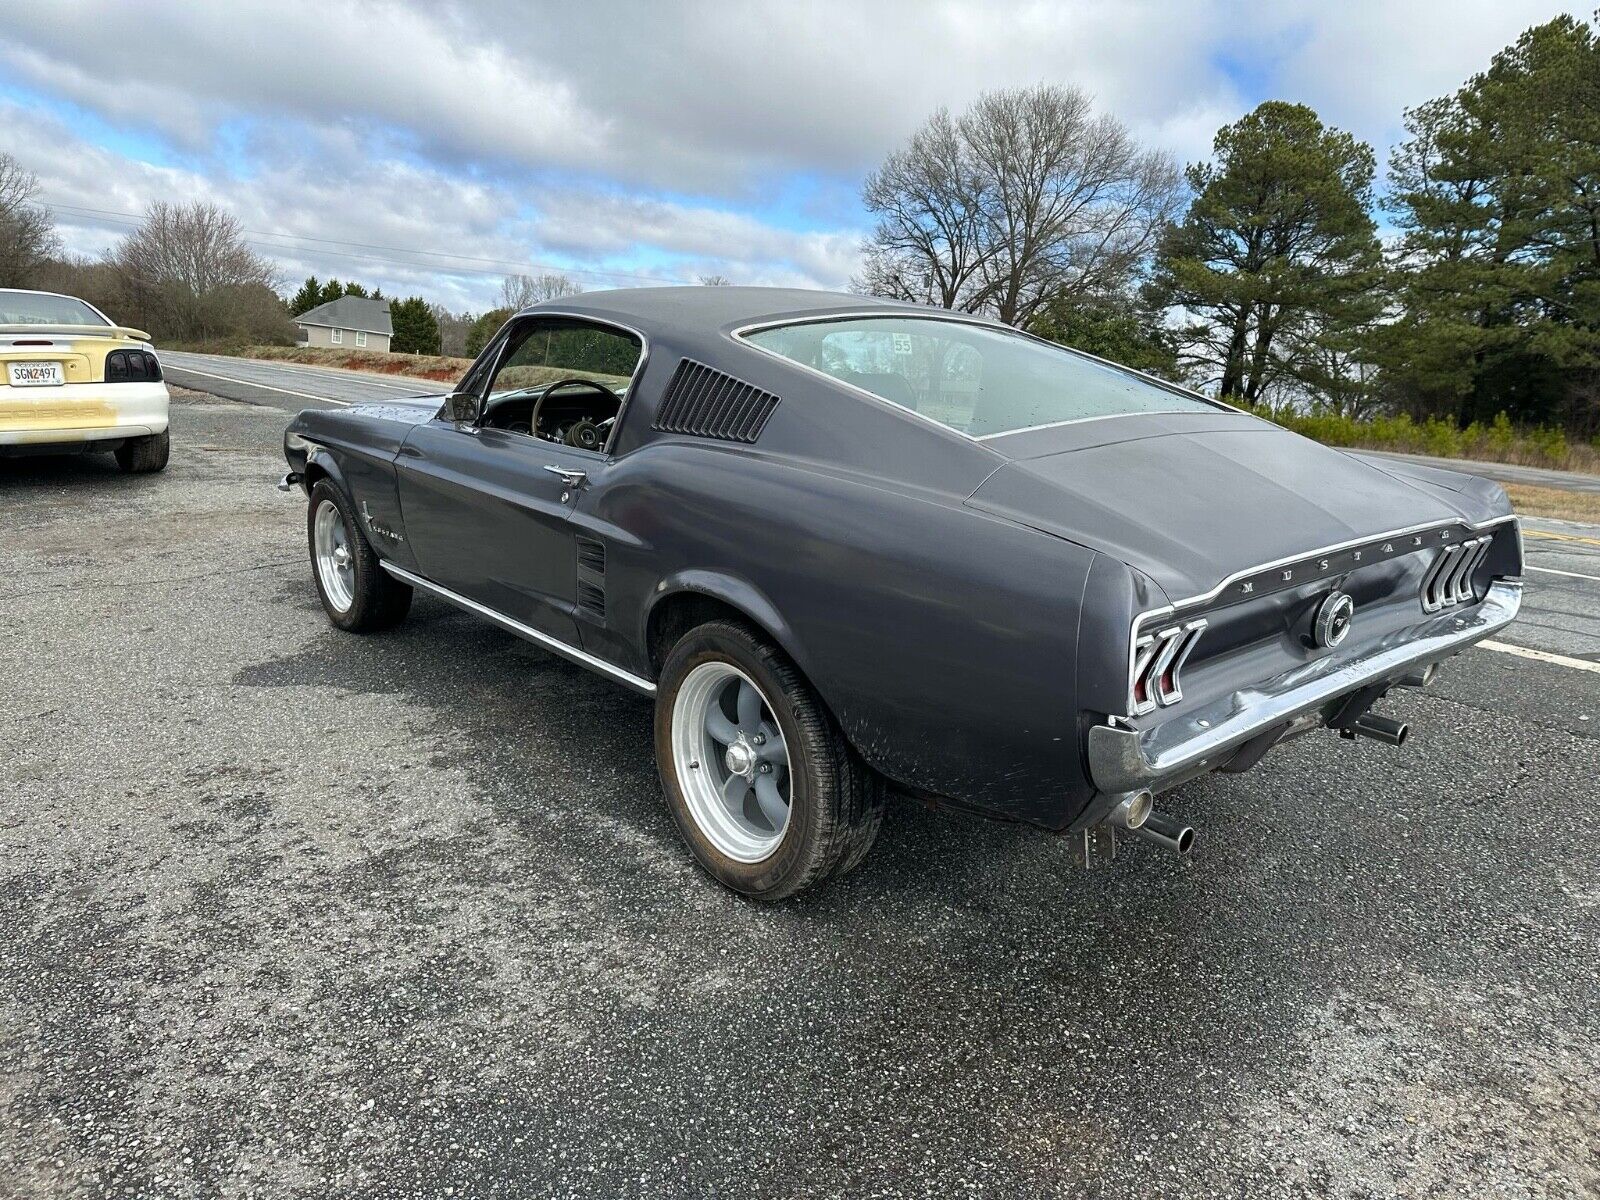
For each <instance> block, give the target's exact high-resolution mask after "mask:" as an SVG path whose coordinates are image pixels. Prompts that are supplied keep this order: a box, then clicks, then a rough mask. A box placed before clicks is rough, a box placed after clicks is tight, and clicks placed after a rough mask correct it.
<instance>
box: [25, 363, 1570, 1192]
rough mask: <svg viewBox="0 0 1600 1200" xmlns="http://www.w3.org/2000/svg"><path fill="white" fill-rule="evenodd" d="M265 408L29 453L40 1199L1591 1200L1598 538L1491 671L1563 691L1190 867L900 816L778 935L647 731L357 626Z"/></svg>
mask: <svg viewBox="0 0 1600 1200" xmlns="http://www.w3.org/2000/svg"><path fill="white" fill-rule="evenodd" d="M177 361H178V360H176V359H173V360H172V363H171V366H172V368H173V369H172V371H171V373H172V376H173V378H175V379H178V380H181V381H183V382H194V383H201V382H206V383H207V385H208V386H213V387H219V388H220V386H221V385H220V384H218V382H217V381H215V380H210V381H203V380H202V378H201V377H198V376H185V375H184V374H183V373H182V371H181V369H179V368H178V367H177ZM192 365H193V364H191V366H192ZM302 381H303V380H302ZM289 382H294V380H293V379H292V378H291V379H290V380H289ZM257 386H267V387H268V388H269V389H270V385H264V377H263V382H262V383H258V385H257ZM396 386H401V387H404V386H406V385H404V384H400V385H396ZM277 387H278V393H281V394H275V393H274V392H272V391H271V390H265V391H258V392H256V393H254V394H253V396H252V398H253V399H255V400H257V401H259V402H258V403H249V404H247V403H240V402H236V401H233V400H226V399H218V398H215V397H196V396H185V397H183V398H182V399H181V401H180V402H179V403H178V404H177V406H176V407H175V410H174V425H173V427H174V450H173V460H172V465H171V467H170V468H169V470H168V471H167V473H166V474H165V475H163V476H157V477H141V478H125V477H122V476H120V475H118V474H117V473H116V472H115V470H114V468H113V467H112V466H111V465H110V463H109V460H104V461H102V460H101V459H98V458H76V459H72V458H69V459H53V460H32V461H26V462H22V463H15V462H0V644H3V645H4V646H5V648H6V649H5V654H4V659H3V661H4V662H5V665H6V669H5V671H4V677H5V686H4V687H0V761H3V763H4V764H5V770H4V774H3V775H0V1034H3V1045H4V1048H5V1054H4V1057H3V1060H0V1194H3V1195H8V1196H18V1197H24V1196H25V1197H43V1196H58V1195H59V1196H118V1197H121V1196H139V1197H212V1196H274V1197H277V1196H307V1197H311V1196H315V1197H326V1196H333V1195H337V1196H353V1197H391V1196H428V1197H439V1196H454V1197H466V1196H491V1195H492V1196H515V1195H528V1196H546V1195H563V1196H566V1195H572V1196H584V1197H591V1196H592V1197H621V1196H707V1195H718V1196H741V1197H742V1196H774V1197H790V1196H810V1195H824V1196H835V1195H839V1196H846V1195H847V1196H917V1197H921V1196H934V1195H938V1196H945V1195H967V1194H972V1195H985V1196H1019V1195H1030V1196H1031V1195H1041V1196H1064V1197H1067V1196H1070V1197H1085V1198H1088V1197H1095V1198H1102V1197H1103V1198H1107V1200H1110V1198H1120V1197H1130V1198H1131V1197H1152V1196H1174V1197H1176V1196H1207V1197H1209V1196H1338V1197H1389V1196H1407V1197H1411V1196H1416V1197H1424V1196H1426V1197H1435V1196H1437V1197H1463V1196H1473V1197H1477V1196H1482V1197H1489V1196H1494V1197H1530V1198H1531V1197H1541V1198H1542V1197H1593V1196H1595V1195H1597V1194H1600V970H1597V968H1600V804H1597V801H1600V741H1597V740H1596V735H1597V733H1600V673H1595V672H1593V671H1589V670H1585V669H1583V668H1582V666H1581V665H1574V663H1578V664H1581V663H1582V662H1584V661H1594V660H1596V659H1600V530H1595V529H1591V528H1585V527H1580V526H1562V525H1557V524H1553V523H1542V522H1541V523H1534V525H1532V526H1530V531H1531V532H1537V533H1539V534H1540V536H1539V537H1533V536H1530V537H1529V540H1528V548H1529V552H1530V562H1531V563H1532V564H1533V565H1535V566H1538V567H1539V568H1540V572H1539V573H1537V574H1533V573H1530V575H1529V577H1528V581H1529V582H1528V593H1529V603H1528V609H1527V611H1528V619H1527V620H1526V621H1524V622H1519V624H1518V625H1516V626H1513V627H1512V628H1511V629H1510V630H1508V631H1507V633H1506V635H1505V638H1504V639H1503V640H1504V641H1505V643H1506V644H1509V645H1513V646H1516V647H1519V648H1522V649H1524V650H1532V651H1535V652H1537V653H1547V654H1553V655H1556V656H1557V657H1558V658H1564V659H1567V660H1571V661H1568V662H1559V661H1548V660H1545V659H1541V658H1536V657H1532V658H1531V657H1526V656H1525V655H1522V654H1517V653H1512V652H1509V651H1505V652H1499V651H1488V650H1473V651H1469V652H1468V653H1467V654H1465V655H1463V656H1462V657H1461V658H1459V659H1458V660H1456V661H1455V662H1453V663H1452V664H1451V665H1450V666H1449V668H1448V669H1447V673H1446V676H1445V679H1444V681H1443V682H1442V683H1441V684H1440V685H1439V687H1437V688H1436V689H1434V690H1433V691H1431V692H1429V693H1426V694H1407V695H1406V696H1404V697H1401V698H1398V699H1395V700H1391V701H1387V702H1385V706H1384V711H1385V712H1388V713H1391V714H1394V715H1399V716H1402V717H1404V718H1405V719H1408V720H1410V721H1412V722H1413V724H1414V732H1413V736H1412V739H1411V740H1410V741H1409V742H1408V743H1407V744H1406V745H1405V746H1404V747H1403V748H1400V749H1398V750H1390V749H1387V748H1385V747H1381V746H1377V745H1374V744H1368V743H1363V744H1361V745H1352V744H1349V743H1345V742H1341V741H1339V740H1338V739H1337V738H1335V737H1334V736H1332V735H1318V736H1313V737H1308V738H1305V739H1302V740H1300V741H1298V742H1295V743H1292V744H1290V745H1289V746H1287V747H1285V748H1283V749H1282V750H1281V751H1279V752H1277V753H1275V754H1274V755H1272V756H1269V758H1268V759H1267V760H1266V761H1265V762H1264V763H1263V764H1262V766H1260V767H1259V768H1257V769H1256V770H1255V771H1254V772H1251V773H1250V774H1247V775H1242V776H1225V777H1220V778H1214V779H1211V780H1202V781H1200V782H1198V783H1196V784H1193V785H1191V786H1189V787H1186V788H1184V789H1182V790H1180V791H1179V792H1177V793H1175V794H1173V795H1172V796H1171V797H1170V799H1169V800H1168V801H1167V802H1166V804H1165V807H1167V808H1168V809H1169V810H1171V811H1172V812H1173V813H1174V814H1175V815H1178V816H1181V817H1184V818H1187V819H1189V820H1192V821H1193V822H1194V823H1195V824H1196V826H1197V827H1198V828H1199V830H1200V835H1201V841H1200V842H1199V845H1198V848H1197V850H1196V852H1195V854H1194V855H1193V856H1191V857H1190V858H1189V859H1187V860H1179V859H1176V858H1173V857H1169V856H1166V855H1164V854H1162V853H1160V852H1158V851H1155V850H1154V849H1152V848H1148V847H1146V846H1144V845H1143V844H1133V845H1130V846H1129V847H1128V848H1127V849H1126V850H1125V852H1124V853H1123V854H1122V855H1120V856H1119V858H1118V859H1117V861H1116V862H1115V863H1114V864H1113V865H1112V866H1111V867H1110V868H1108V869H1106V870H1104V871H1100V872H1096V873H1093V874H1082V873H1079V872H1077V871H1076V870H1075V869H1074V868H1073V867H1072V866H1071V864H1070V860H1069V855H1068V852H1067V848H1066V846H1065V845H1063V844H1062V843H1060V842H1059V841H1055V840H1052V839H1050V838H1048V837H1046V836H1044V835H1040V834H1037V833H1034V832H1029V831H1023V830H1017V829H1012V828H1008V827H1004V826H998V825H992V824H986V823H979V822H972V821H963V820H956V819H950V818H946V817H941V816H937V815H934V814H931V813H929V812H927V811H925V810H924V809H922V808H921V807H919V806H917V805H915V804H913V803H911V802H909V801H897V802H894V803H892V804H891V806H890V810H889V813H888V816H887V818H886V820H885V823H884V830H883V834H882V836H881V837H880V839H879V841H878V844H877V847H876V848H875V849H874V851H873V853H872V854H871V855H870V856H869V857H868V859H867V860H866V862H865V864H864V865H863V866H862V867H861V869H860V870H858V871H857V872H856V873H855V874H853V875H851V876H850V877H848V878H847V879H845V880H843V881H841V882H839V883H838V884H836V885H834V886H831V887H829V888H827V889H825V890H823V891H821V892H819V893H817V894H816V895H814V896H812V897H809V898H807V899H804V900H802V901H800V902H797V903H794V904H790V905H786V906H782V907H777V908H762V907H757V906H753V905H750V904H748V903H745V902H743V901H741V900H738V899H736V898H734V897H732V896H730V895H729V894H727V893H725V892H723V891H721V890H720V889H718V888H717V887H716V886H715V885H713V884H712V883H710V882H709V881H708V880H706V879H705V878H704V877H702V876H701V875H700V874H699V873H698V872H697V871H696V870H695V868H694V867H693V866H692V864H691V862H690V860H689V858H688V855H687V854H686V853H685V852H684V851H683V850H682V849H681V848H680V847H679V845H678V844H677V841H676V836H675V833H674V831H673V828H672V825H671V821H670V818H669V817H668V815H667V813H666V810H665V808H664V806H663V804H662V803H661V800H660V796H659V792H658V785H657V781H656V778H655V771H654V765H653V763H652V760H651V752H650V709H649V705H648V702H646V701H644V700H641V699H639V698H637V697H634V696H632V695H630V694H628V693H625V692H623V691H621V690H618V689H616V688H614V687H612V686H611V685H608V684H607V683H605V682H604V681H602V680H600V679H598V678H596V677H594V676H592V675H589V674H587V673H585V672H584V671H582V670H580V669H578V668H576V667H572V666H569V665H567V664H565V663H564V662H562V661H559V660H557V659H555V658H552V657H551V656H549V655H547V654H545V653H543V652H541V651H539V650H537V649H536V648H534V647H531V646H529V645H526V644H524V643H521V642H519V641H517V640H515V639H513V638H511V637H510V636H509V635H506V634H503V633H501V632H500V631H498V630H496V629H493V628H491V627H489V626H487V625H484V624H482V623H479V622H476V621H474V620H473V619H471V618H469V617H467V616H466V615H464V614H460V613H458V612H456V611H455V610H453V609H450V608H447V607H445V606H443V605H441V604H438V603H436V602H433V601H431V600H428V599H425V598H420V597H419V599H418V601H417V604H416V607H415V608H414V610H413V613H412V616H411V618H410V619H409V621H408V622H407V623H406V624H405V625H404V626H402V627H401V628H400V629H398V630H396V631H394V632H392V633H389V634H385V635H381V636H375V637H370V638H356V637H352V636H349V635H345V634H341V633H338V632H337V631H335V630H333V629H332V628H330V627H329V626H328V624H327V622H326V620H325V619H324V617H323V615H322V612H321V609H320V607H319V606H318V604H317V601H316V597H315V594H314V592H313V589H312V585H311V582H310V576H309V572H308V568H307V564H306V562H305V553H304V536H303V526H304V503H303V500H302V499H301V498H299V497H298V496H284V495H281V494H279V493H278V492H277V491H275V490H274V489H273V487H272V483H273V481H274V480H275V479H276V478H277V476H278V475H279V474H281V472H282V470H283V466H282V460H281V457H280V456H279V453H278V443H279V438H280V436H281V431H282V428H283V424H284V422H285V420H286V410H292V409H293V408H295V407H298V406H299V405H300V404H301V403H304V402H306V401H305V400H304V399H303V398H301V397H299V396H296V395H294V394H292V393H295V392H304V391H307V389H306V388H304V387H301V386H294V387H291V386H289V385H288V382H285V381H284V379H282V378H279V379H278V385H277ZM308 394H314V393H308Z"/></svg>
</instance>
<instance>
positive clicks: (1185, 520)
mask: <svg viewBox="0 0 1600 1200" xmlns="http://www.w3.org/2000/svg"><path fill="white" fill-rule="evenodd" d="M987 444H988V445H991V446H993V447H994V448H995V449H998V450H1000V451H1001V452H1002V453H1005V454H1006V455H1008V456H1009V457H1010V458H1011V459H1012V461H1010V462H1008V463H1006V464H1005V465H1004V466H1001V467H1000V468H999V469H997V470H996V471H995V472H994V473H993V474H991V475H990V476H989V478H988V479H986V480H985V481H984V482H983V483H982V484H981V485H980V486H979V487H978V489H977V490H976V491H975V492H973V494H972V495H971V496H969V497H968V499H967V503H968V504H969V505H971V506H972V507H974V508H978V509H981V510H983V511H985V512H991V513H994V514H995V515H997V516H1002V517H1006V518H1008V519H1010V520H1013V521H1017V522H1019V523H1021V524H1024V525H1028V526H1030V527H1032V528H1035V529H1039V530H1042V531H1043V532H1046V533H1051V534H1055V535H1056V536H1058V537H1063V538H1067V539H1069V540H1071V541H1074V542H1077V543H1079V544H1080V545H1084V546H1088V547H1090V548H1092V549H1095V550H1099V551H1102V552H1104V553H1106V554H1109V555H1112V556H1113V557H1115V558H1118V559H1120V560H1121V561H1123V562H1125V563H1127V564H1128V565H1129V566H1131V567H1134V568H1136V569H1137V570H1139V571H1142V572H1144V573H1145V574H1146V575H1148V576H1150V577H1151V578H1152V579H1154V580H1155V581H1156V583H1157V584H1159V585H1160V586H1161V588H1162V589H1163V590H1164V591H1165V592H1166V593H1167V597H1168V599H1169V600H1171V601H1172V602H1174V603H1181V602H1183V601H1184V600H1187V599H1190V598H1192V597H1195V596H1199V595H1202V594H1204V593H1206V592H1209V591H1210V590H1211V589H1213V588H1214V587H1216V586H1217V584H1219V583H1221V582H1222V581H1223V580H1224V579H1226V578H1228V577H1229V576H1231V575H1234V574H1236V573H1239V572H1243V571H1248V570H1250V569H1251V568H1253V567H1258V566H1261V565H1263V564H1267V563H1272V562H1276V561H1279V560H1284V559H1291V558H1295V557H1299V556H1302V555H1305V554H1308V553H1310V552H1311V551H1314V550H1319V549H1322V548H1324V547H1329V546H1333V545H1337V544H1339V543H1342V542H1349V541H1356V540H1360V539H1363V538H1371V537H1377V536H1379V535H1381V534H1385V533H1388V532H1391V531H1394V530H1398V529H1403V528H1407V527H1410V526H1416V525H1425V524H1430V523H1433V522H1444V521H1450V520H1459V519H1461V517H1462V516H1463V510H1461V509H1458V508H1455V507H1452V506H1451V505H1449V504H1448V502H1447V501H1446V500H1444V499H1443V498H1442V497H1439V496H1437V495H1435V494H1430V493H1429V492H1425V491H1423V490H1422V489H1421V488H1419V487H1415V486H1413V485H1411V484H1409V483H1406V482H1403V481H1402V480H1400V479H1397V478H1395V477H1394V476H1393V475H1390V474H1388V473H1386V472H1385V471H1383V470H1381V469H1380V468H1378V467H1377V466H1376V465H1374V464H1372V463H1369V462H1366V461H1363V460H1361V459H1358V458H1355V457H1354V456H1352V455H1349V454H1345V453H1342V452H1341V451H1338V450H1331V449H1329V448H1327V447H1325V446H1322V445H1319V444H1317V443H1316V442H1313V441H1310V440H1309V439H1307V438H1303V437H1301V436H1299V435H1298V434H1294V433H1290V432H1289V431H1288V430H1286V429H1282V428H1280V427H1279V426H1277V425H1273V424H1271V423H1269V422H1266V421H1262V420H1259V419H1257V418H1255V417H1251V416H1248V415H1246V414H1243V413H1224V412H1219V413H1215V414H1196V415H1194V416H1187V415H1182V416H1180V415H1178V414H1161V415H1159V416H1156V417H1148V418H1146V417H1128V418H1118V419H1113V420H1100V421H1090V422H1080V423H1078V424H1077V425H1074V426H1065V427H1058V428H1056V429H1051V430H1036V431H1029V432H1027V433H1022V434H1014V435H1009V436H1007V437H1005V438H999V439H994V440H991V441H990V442H988V443H987Z"/></svg>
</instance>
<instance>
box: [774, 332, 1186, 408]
mask: <svg viewBox="0 0 1600 1200" xmlns="http://www.w3.org/2000/svg"><path fill="white" fill-rule="evenodd" d="M745 337H746V340H748V341H750V342H752V343H753V344H755V345H757V346H760V347H762V348H763V349H766V350H770V351H772V352H773V353H774V354H780V355H782V356H783V357H784V358H788V359H792V360H794V361H795V362H797V363H800V364H801V365H803V366H807V367H812V368H814V369H815V370H818V371H821V372H823V373H824V374H827V375H832V376H833V377H834V378H835V379H840V380H843V381H844V382H845V383H849V384H853V385H854V386H856V387H858V388H862V389H864V390H866V391H869V392H871V393H872V394H873V395H875V396H880V397H882V398H883V399H885V400H888V401H890V402H891V403H893V404H898V405H900V406H901V407H902V408H909V409H911V410H912V411H913V412H917V413H920V414H922V415H923V416H924V417H928V418H930V419H931V420H934V421H938V422H939V423H940V424H941V425H948V426H949V427H950V428H951V429H955V430H959V431H960V432H962V433H965V434H969V435H970V436H972V437H986V436H990V435H993V434H999V433H1011V432H1014V431H1016V430H1019V429H1032V428H1035V427H1037V426H1040V425H1053V424H1059V423H1061V422H1064V421H1083V420H1088V419H1090V418H1094V417H1115V416H1121V415H1123V414H1126V413H1142V412H1196V411H1199V412H1215V411H1216V408H1217V406H1216V405H1213V404H1210V403H1209V402H1207V401H1205V400H1201V399H1199V398H1197V397H1194V396H1189V395H1186V394H1184V393H1183V392H1180V391H1178V390H1176V389H1174V388H1167V387H1163V386H1162V385H1161V384H1159V383H1156V382H1154V381H1152V380H1149V379H1146V378H1144V377H1143V376H1141V375H1137V374H1135V373H1134V372H1132V371H1128V370H1124V369H1123V368H1121V367H1114V366H1111V365H1109V364H1107V363H1101V362H1097V361H1095V360H1094V359H1092V358H1086V357H1084V356H1083V355H1081V354H1075V353H1073V352H1072V351H1071V350H1067V349H1064V348H1063V347H1060V346H1056V345H1052V344H1051V343H1049V342H1041V341H1038V340H1036V339H1034V338H1030V337H1024V336H1023V335H1022V334H1019V333H1013V332H1011V331H1010V330H1006V329H997V328H992V327H989V326H984V325H969V324H966V323H964V322H961V321H950V320H941V319H938V318H930V317H846V318H841V319H838V320H823V321H813V322H809V323H805V324H799V325H782V326H779V327H777V328H775V329H763V330H758V331H757V332H755V333H750V334H746V335H745Z"/></svg>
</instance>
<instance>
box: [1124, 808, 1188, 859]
mask: <svg viewBox="0 0 1600 1200" xmlns="http://www.w3.org/2000/svg"><path fill="white" fill-rule="evenodd" d="M1133 832H1134V834H1136V835H1137V836H1138V837H1141V838H1143V839H1144V840H1145V841H1147V842H1150V843H1152V844H1154V845H1157V846H1160V847H1161V848H1162V849H1163V850H1171V851H1172V852H1173V853H1174V854H1187V853H1189V851H1190V850H1192V849H1194V826H1192V825H1185V824H1183V823H1182V822H1181V821H1174V820H1173V819H1172V818H1171V817H1168V816H1163V815H1162V814H1161V813H1158V812H1152V813H1151V814H1150V815H1149V816H1147V817H1146V818H1145V821H1144V824H1142V825H1140V826H1139V827H1138V828H1137V829H1135V830H1134V831H1133Z"/></svg>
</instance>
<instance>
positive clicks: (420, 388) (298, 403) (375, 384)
mask: <svg viewBox="0 0 1600 1200" xmlns="http://www.w3.org/2000/svg"><path fill="white" fill-rule="evenodd" d="M160 355H161V364H162V369H163V370H164V371H165V372H166V374H167V377H168V378H169V379H170V380H171V381H172V382H173V383H176V384H179V385H181V386H183V387H189V388H195V389H197V390H199V391H204V392H210V393H212V394H213V395H217V396H222V397H225V398H227V399H230V400H244V401H248V402H251V403H256V404H272V405H275V406H277V407H279V408H288V409H291V410H295V409H300V408H309V407H336V406H340V405H344V404H351V403H356V402H359V401H363V400H392V399H394V398H395V397H396V396H422V395H435V394H440V393H443V392H447V391H449V390H450V385H449V384H445V383H433V382H431V381H429V380H426V379H402V378H398V377H396V376H393V375H377V374H371V373H368V372H365V371H343V370H339V369H337V368H333V367H311V366H305V365H303V364H301V363H280V362H265V361H260V360H257V359H250V358H229V357H227V356H225V355H219V354H184V353H181V352H179V351H176V350H161V351H160Z"/></svg>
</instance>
